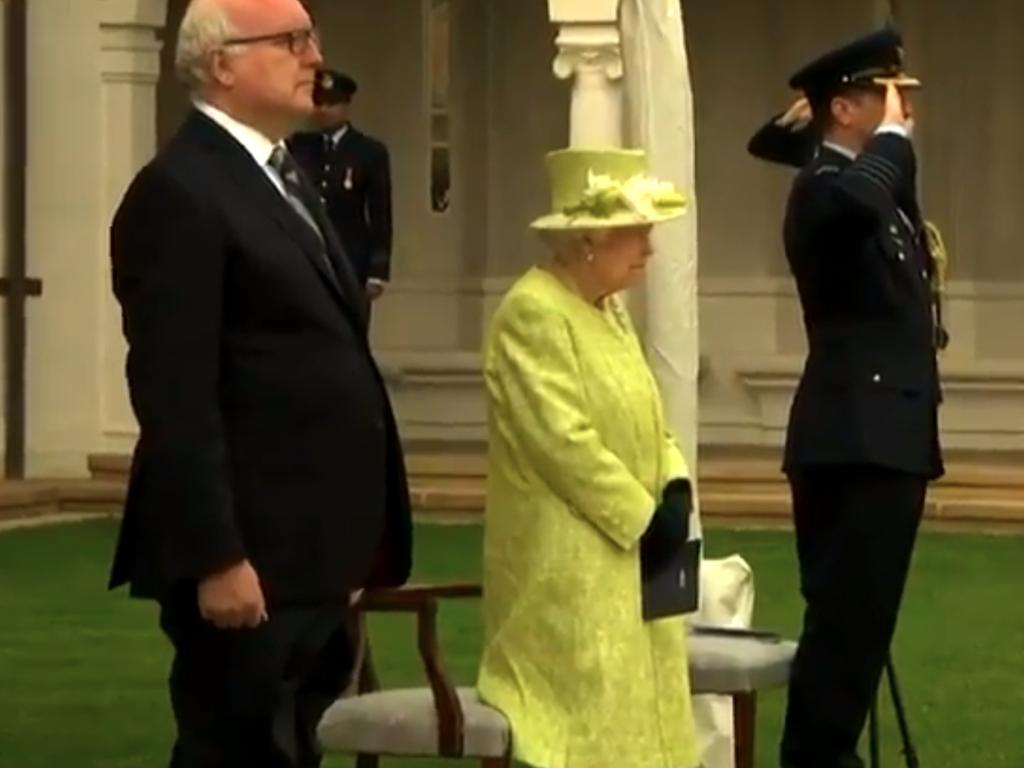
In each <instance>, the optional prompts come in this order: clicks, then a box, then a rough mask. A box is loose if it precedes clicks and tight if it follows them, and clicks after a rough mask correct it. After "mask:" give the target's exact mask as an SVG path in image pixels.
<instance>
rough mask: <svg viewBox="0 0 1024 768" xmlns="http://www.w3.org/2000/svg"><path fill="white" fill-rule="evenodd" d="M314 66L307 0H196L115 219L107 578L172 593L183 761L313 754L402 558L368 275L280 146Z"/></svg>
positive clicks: (404, 567)
mask: <svg viewBox="0 0 1024 768" xmlns="http://www.w3.org/2000/svg"><path fill="white" fill-rule="evenodd" d="M320 64H321V56H320V51H319V42H318V39H317V36H316V33H315V31H314V30H313V28H312V25H311V22H310V19H309V17H308V16H307V14H306V11H305V10H304V9H303V6H302V4H301V3H300V2H299V0H194V2H193V3H192V4H191V5H190V6H189V8H188V10H187V12H186V15H185V17H184V20H183V22H182V26H181V30H180V34H179V39H178V51H177V66H178V69H179V72H180V74H181V75H182V76H183V78H184V79H186V81H187V82H188V83H189V85H190V87H191V89H192V95H193V99H194V103H195V109H194V110H193V111H192V112H191V113H190V114H189V115H188V117H187V118H186V120H185V122H184V124H183V126H182V127H181V129H180V130H179V131H178V133H177V135H176V136H174V137H173V138H172V139H171V141H170V142H169V144H168V145H167V146H166V147H165V148H164V149H163V150H162V151H161V152H160V153H159V154H158V155H157V157H156V158H155V159H154V160H152V161H151V162H150V163H149V164H148V165H147V166H146V167H145V168H143V169H142V170H141V171H140V172H139V174H138V175H137V176H136V177H135V179H134V180H133V182H132V183H131V185H130V188H129V189H128V191H127V192H126V193H125V196H124V198H123V200H122V201H121V204H120V206H119V208H118V210H117V213H116V215H115V218H114V221H113V225H112V228H111V251H112V259H113V283H114V291H115V294H116V296H117V299H118V301H119V302H120V305H121V308H122V314H123V328H124V334H125V338H126V340H127V342H128V360H127V376H128V386H129V390H130V394H131V401H132V405H133V408H134V411H135V414H136V417H137V419H138V422H139V426H140V436H139V441H138V445H137V447H136V450H135V455H134V459H133V463H132V471H131V480H130V485H129V489H128V497H127V501H126V504H125V510H124V519H123V522H122V525H121V532H120V537H119V541H118V545H117V551H116V555H115V559H114V563H113V568H112V574H111V586H112V587H115V586H118V585H121V584H124V583H130V585H131V594H133V595H135V596H138V597H143V598H152V599H155V600H157V601H159V605H160V622H161V627H162V628H163V630H164V632H165V633H166V635H167V636H168V638H169V639H170V641H171V643H172V644H173V647H174V653H175V655H174V662H173V667H172V670H171V675H170V691H171V701H172V705H173V710H174V715H175V719H176V722H177V739H176V742H175V746H174V752H173V757H172V766H174V768H190V767H193V766H194V767H196V768H199V767H200V766H201V767H202V768H214V767H219V766H224V767H225V768H226V767H227V766H231V767H232V768H235V767H236V766H242V765H252V766H256V765H259V766H288V767H289V768H292V767H294V766H300V767H301V768H311V767H312V766H316V765H318V764H319V760H320V758H319V754H318V752H317V749H316V744H315V737H314V728H315V726H316V724H317V722H318V721H319V718H320V716H321V714H322V713H323V711H324V709H325V708H326V707H327V706H328V705H329V704H330V703H331V701H333V700H334V699H335V698H336V697H337V695H338V694H339V692H340V691H341V690H342V689H343V688H344V686H345V685H346V684H347V682H348V679H349V677H350V675H351V665H352V650H351V649H350V647H349V643H348V636H347V634H346V620H347V618H348V612H349V605H350V602H351V601H352V600H353V599H354V597H355V596H356V595H357V594H358V592H359V590H361V589H362V588H363V587H365V586H370V585H398V584H401V583H403V582H404V581H405V580H406V579H407V578H408V574H409V569H410V560H411V526H410V514H409V498H408V491H407V487H406V479H405V472H404V468H403V459H402V455H401V452H400V446H399V441H398V434H397V430H396V426H395V421H394V418H393V416H392V412H391V407H390V405H389V402H388V396H387V393H386V391H385V389H384V384H383V382H382V380H381V376H380V374H379V372H378V370H377V367H376V365H375V363H374V361H373V359H372V357H371V354H370V350H369V348H368V344H367V334H366V317H365V313H364V302H363V301H362V290H361V286H360V285H359V284H358V283H357V281H356V278H355V276H354V275H353V273H352V270H351V268H350V266H349V264H348V262H347V260H346V258H345V254H344V251H343V249H342V247H341V246H340V245H339V243H338V241H337V238H336V236H335V234H334V232H333V229H332V227H331V226H330V224H329V223H328V222H327V220H326V216H325V214H324V211H323V210H322V208H321V206H320V204H319V200H318V198H317V196H316V193H315V191H313V190H312V189H310V188H308V185H305V186H304V179H303V177H302V174H301V173H299V172H298V171H297V167H296V165H295V162H294V160H293V159H291V158H290V156H289V155H288V153H287V151H286V150H285V148H284V142H283V139H284V138H285V137H286V136H287V135H288V134H289V133H290V132H291V131H292V130H293V128H294V126H295V124H297V123H298V122H299V121H301V120H302V119H304V117H305V116H306V115H308V113H309V112H310V111H311V110H312V99H311V93H312V87H313V80H314V77H315V72H316V70H317V68H318V67H319V66H320Z"/></svg>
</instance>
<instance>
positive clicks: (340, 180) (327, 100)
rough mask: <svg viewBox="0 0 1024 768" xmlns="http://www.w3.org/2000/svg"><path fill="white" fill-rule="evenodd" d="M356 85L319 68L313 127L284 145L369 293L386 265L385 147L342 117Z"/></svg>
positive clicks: (388, 189) (386, 272)
mask: <svg viewBox="0 0 1024 768" xmlns="http://www.w3.org/2000/svg"><path fill="white" fill-rule="evenodd" d="M356 90H357V85H356V82H355V81H354V80H353V79H352V78H351V77H349V76H347V75H345V74H342V73H340V72H335V71H330V70H324V71H322V72H320V73H319V76H318V78H317V82H316V85H315V88H314V92H313V99H314V103H315V104H316V105H317V107H318V111H317V116H316V119H317V121H318V123H319V125H318V128H319V130H316V131H310V132H303V133H299V134H296V135H295V136H293V137H292V139H291V140H290V141H289V146H290V148H291V150H292V154H293V155H294V156H295V158H296V160H298V161H299V163H300V165H301V166H302V168H303V170H304V171H305V172H306V174H307V175H308V176H309V178H310V180H311V181H312V182H313V184H314V185H315V186H316V188H317V190H319V192H320V196H321V197H322V198H323V201H324V205H325V206H326V208H327V214H328V216H329V218H330V220H331V223H332V224H333V225H334V228H335V229H336V230H337V233H338V236H339V237H340V238H341V242H342V245H343V246H344V247H345V253H346V254H348V257H349V259H350V260H351V262H352V267H353V269H354V270H355V272H356V276H357V277H358V279H359V282H360V284H361V285H363V286H365V287H367V288H368V292H369V293H370V296H371V297H374V296H375V295H376V292H377V291H378V290H379V289H380V287H381V286H382V285H383V284H384V283H386V282H387V281H388V278H389V276H390V271H391V240H392V232H391V168H390V160H389V157H388V150H387V147H385V146H384V144H382V143H381V142H379V141H377V140H376V139H374V138H372V137H370V136H367V135H366V134H365V133H362V132H360V131H358V130H356V129H355V127H353V125H352V124H351V123H350V122H349V121H348V114H347V107H348V105H349V104H350V103H351V101H352V97H353V95H354V94H355V92H356ZM332 118H333V119H332Z"/></svg>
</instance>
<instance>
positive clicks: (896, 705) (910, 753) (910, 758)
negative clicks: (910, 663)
mask: <svg viewBox="0 0 1024 768" xmlns="http://www.w3.org/2000/svg"><path fill="white" fill-rule="evenodd" d="M885 672H886V675H887V676H888V678H889V693H890V695H891V696H892V705H893V709H895V710H896V722H897V724H898V725H899V727H900V738H901V739H902V740H903V755H904V757H905V758H906V760H907V768H919V766H920V763H919V762H918V759H917V752H916V751H915V750H914V742H913V741H911V739H910V728H909V727H908V726H907V713H906V710H905V709H904V708H903V698H902V697H901V696H900V688H899V685H898V683H897V681H896V667H895V666H894V665H893V663H892V656H891V655H890V656H889V657H888V658H887V659H886V660H885Z"/></svg>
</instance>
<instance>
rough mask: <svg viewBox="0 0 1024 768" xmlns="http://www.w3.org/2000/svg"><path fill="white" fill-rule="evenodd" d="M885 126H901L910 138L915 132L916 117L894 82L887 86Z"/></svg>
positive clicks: (883, 120)
mask: <svg viewBox="0 0 1024 768" xmlns="http://www.w3.org/2000/svg"><path fill="white" fill-rule="evenodd" d="M882 124H883V125H899V126H901V127H902V128H903V129H904V130H905V131H906V132H907V135H908V136H910V135H912V134H913V132H914V116H913V112H912V111H911V109H910V105H909V103H908V102H907V101H906V100H905V99H904V97H903V94H902V93H901V92H900V89H899V88H897V87H896V85H895V84H894V83H892V82H889V83H886V86H885V113H884V114H883V116H882Z"/></svg>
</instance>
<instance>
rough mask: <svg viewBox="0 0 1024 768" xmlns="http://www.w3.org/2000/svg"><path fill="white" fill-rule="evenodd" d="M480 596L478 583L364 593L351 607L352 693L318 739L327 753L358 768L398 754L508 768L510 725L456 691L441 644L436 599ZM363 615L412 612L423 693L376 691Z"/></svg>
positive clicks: (326, 719) (466, 692)
mask: <svg viewBox="0 0 1024 768" xmlns="http://www.w3.org/2000/svg"><path fill="white" fill-rule="evenodd" d="M480 594H481V590H480V586H479V585H478V584H447V585H435V586H426V585H418V586H407V587H402V588H400V589H390V590H374V591H370V592H366V593H364V594H363V596H362V598H361V599H360V600H359V602H358V603H357V604H356V612H357V613H356V623H357V634H358V637H359V644H358V647H359V653H358V654H357V662H356V672H355V674H356V679H357V681H358V682H357V687H356V692H355V695H352V696H345V697H342V698H340V699H339V700H338V701H336V702H335V703H334V704H333V705H332V706H331V707H330V708H329V709H328V710H327V712H325V713H324V716H323V718H322V719H321V721H320V726H319V728H318V729H317V735H318V738H319V740H320V744H321V746H322V748H323V749H324V751H325V752H327V753H332V752H334V753H343V754H350V755H357V758H356V766H357V768H376V767H377V765H378V763H379V759H380V757H381V756H397V755H401V756H404V757H442V758H465V759H474V760H478V761H479V763H480V766H481V768H509V766H511V757H510V748H511V736H510V733H509V726H508V722H507V721H506V720H505V718H504V717H503V716H502V715H501V713H499V712H498V711H497V710H495V709H493V708H492V707H489V706H487V705H486V704H484V703H483V702H482V701H480V699H479V697H478V696H477V694H476V690H475V689H473V688H456V687H455V686H454V685H453V683H452V682H451V679H450V678H449V677H448V675H447V674H446V672H445V668H444V664H443V661H442V658H441V652H440V649H439V646H438V636H437V607H438V601H440V600H443V599H466V598H478V597H480ZM367 613H411V614H415V616H416V636H417V645H418V648H419V654H420V658H421V659H422V660H423V667H424V670H425V672H426V675H427V681H428V687H426V688H405V689H395V690H381V689H380V684H379V681H378V680H377V676H376V673H375V670H374V667H373V659H372V655H371V652H370V642H369V635H368V632H367V626H366V614H367Z"/></svg>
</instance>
